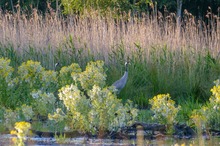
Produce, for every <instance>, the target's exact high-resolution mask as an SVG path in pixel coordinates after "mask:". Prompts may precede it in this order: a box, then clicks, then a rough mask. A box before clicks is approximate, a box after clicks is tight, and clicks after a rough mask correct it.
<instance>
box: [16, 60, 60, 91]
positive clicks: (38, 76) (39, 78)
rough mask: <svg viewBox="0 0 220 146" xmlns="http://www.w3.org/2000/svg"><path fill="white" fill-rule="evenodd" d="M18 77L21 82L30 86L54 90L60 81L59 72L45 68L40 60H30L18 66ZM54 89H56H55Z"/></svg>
mask: <svg viewBox="0 0 220 146" xmlns="http://www.w3.org/2000/svg"><path fill="white" fill-rule="evenodd" d="M18 74H19V76H18V78H19V80H20V82H25V83H27V84H28V85H29V86H30V88H33V89H41V90H44V91H45V90H48V89H50V90H52V89H53V88H56V85H57V83H58V80H57V73H56V72H54V71H51V70H48V71H47V70H45V68H43V67H42V66H41V64H40V62H35V61H32V60H29V61H27V62H24V63H22V65H21V66H19V67H18ZM53 90H54V89H53Z"/></svg>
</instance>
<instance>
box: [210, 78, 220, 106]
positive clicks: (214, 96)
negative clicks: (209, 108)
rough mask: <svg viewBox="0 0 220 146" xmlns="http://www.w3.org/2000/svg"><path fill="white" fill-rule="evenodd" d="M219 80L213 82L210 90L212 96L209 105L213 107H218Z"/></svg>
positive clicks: (219, 103)
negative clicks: (213, 84)
mask: <svg viewBox="0 0 220 146" xmlns="http://www.w3.org/2000/svg"><path fill="white" fill-rule="evenodd" d="M219 82H220V80H216V81H215V84H216V85H215V86H214V87H213V88H212V89H211V92H212V96H211V97H210V99H209V100H210V103H211V104H214V105H220V84H219ZM218 108H219V107H218Z"/></svg>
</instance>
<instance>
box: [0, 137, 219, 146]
mask: <svg viewBox="0 0 220 146" xmlns="http://www.w3.org/2000/svg"><path fill="white" fill-rule="evenodd" d="M139 136H140V135H139ZM12 138H13V136H11V135H10V134H4V135H0V145H1V146H10V145H13V142H12ZM25 145H27V146H42V145H43V146H62V145H63V146H71V145H73V146H81V145H91V146H136V145H137V146H180V145H181V146H190V145H191V146H219V145H220V137H216V136H213V137H211V138H210V139H206V138H205V137H196V138H192V139H175V138H173V137H163V138H158V139H154V140H147V139H143V138H141V137H137V139H130V140H129V139H97V138H86V137H78V138H65V139H63V141H62V142H61V141H60V142H59V140H57V139H55V138H42V137H27V141H26V142H25Z"/></svg>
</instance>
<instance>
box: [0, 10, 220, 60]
mask: <svg viewBox="0 0 220 146" xmlns="http://www.w3.org/2000/svg"><path fill="white" fill-rule="evenodd" d="M113 16H114V15H113V14H111V13H109V14H108V15H106V16H105V17H104V16H101V15H99V13H98V12H97V11H93V12H90V13H88V14H87V15H86V16H85V15H84V16H77V15H74V16H67V17H64V16H60V17H56V15H54V14H48V13H47V14H45V16H43V15H41V14H39V13H38V12H37V10H35V9H34V10H33V13H32V14H31V15H29V16H27V15H26V14H19V13H17V14H14V15H12V14H10V13H6V14H3V13H1V12H0V34H1V35H0V44H1V45H3V46H7V45H8V44H11V45H13V47H14V48H15V50H18V51H22V50H23V49H26V48H28V47H30V46H31V47H33V48H35V49H36V50H38V51H42V52H44V50H45V49H46V48H48V46H50V48H52V49H51V53H53V50H56V49H60V48H61V49H62V48H63V47H64V46H65V43H66V42H67V41H68V39H69V36H71V37H72V38H73V43H74V45H75V47H76V48H84V49H88V50H89V51H90V52H92V53H99V54H102V55H104V57H105V58H106V59H107V58H108V53H109V52H110V51H111V50H112V49H114V48H115V47H116V46H117V45H118V44H120V43H123V44H124V47H125V51H126V53H128V54H129V53H131V51H134V50H135V48H136V47H135V43H136V44H139V45H140V46H141V47H142V48H144V51H145V53H146V57H147V58H148V57H149V56H150V51H149V50H150V49H151V48H152V47H156V48H163V47H164V46H166V47H167V48H168V49H169V50H171V51H174V50H176V51H180V52H182V51H187V52H192V53H196V52H199V53H201V52H206V51H207V50H209V51H210V52H211V54H212V55H214V56H217V55H219V54H220V52H219V48H220V18H219V17H218V16H215V15H213V14H207V22H208V23H205V22H203V21H201V20H196V19H195V18H194V17H193V16H192V15H191V14H190V13H189V12H187V11H184V16H183V19H182V21H181V25H177V21H176V16H175V14H172V13H171V14H169V15H167V16H163V15H162V14H161V13H160V12H158V13H157V14H154V15H142V16H141V17H137V16H131V14H127V15H121V16H118V17H117V18H113Z"/></svg>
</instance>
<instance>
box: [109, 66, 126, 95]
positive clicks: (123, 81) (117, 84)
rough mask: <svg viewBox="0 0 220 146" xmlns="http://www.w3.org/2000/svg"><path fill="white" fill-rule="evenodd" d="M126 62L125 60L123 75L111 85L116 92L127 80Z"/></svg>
mask: <svg viewBox="0 0 220 146" xmlns="http://www.w3.org/2000/svg"><path fill="white" fill-rule="evenodd" d="M128 64H129V63H128V62H125V72H124V75H123V76H122V77H121V78H120V79H119V80H117V81H115V82H114V83H113V84H112V86H114V87H115V89H116V90H117V93H119V92H120V91H121V90H122V89H123V88H124V87H125V85H126V83H127V80H128Z"/></svg>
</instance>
